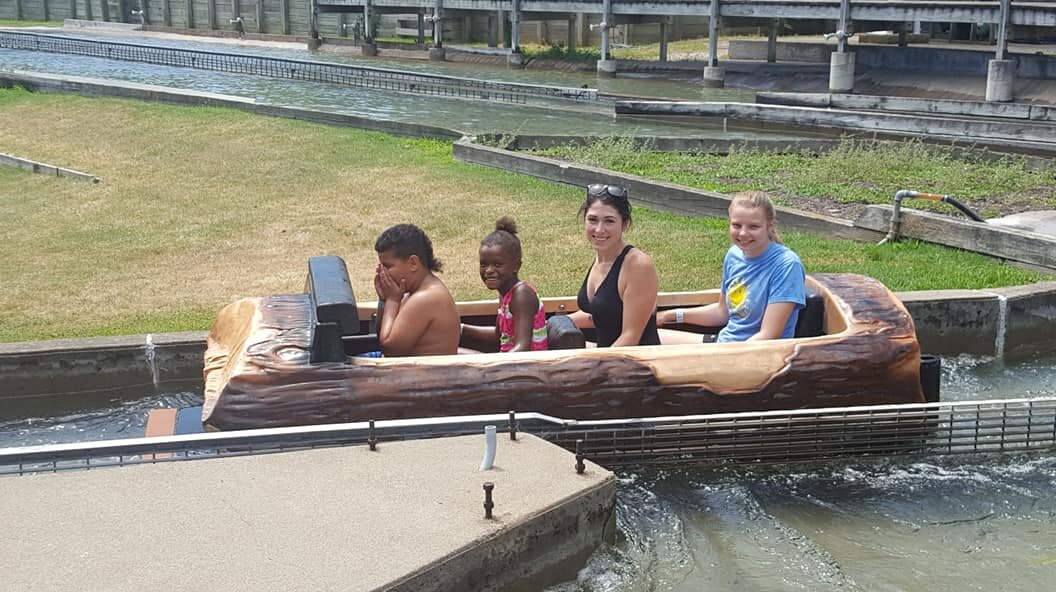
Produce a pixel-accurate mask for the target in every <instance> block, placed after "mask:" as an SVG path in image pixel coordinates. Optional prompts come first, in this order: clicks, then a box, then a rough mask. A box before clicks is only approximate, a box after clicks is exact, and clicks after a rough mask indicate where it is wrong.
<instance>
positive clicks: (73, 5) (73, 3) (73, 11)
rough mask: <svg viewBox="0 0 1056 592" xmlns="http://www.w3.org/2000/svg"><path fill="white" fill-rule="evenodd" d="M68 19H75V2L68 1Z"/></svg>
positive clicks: (73, 0)
mask: <svg viewBox="0 0 1056 592" xmlns="http://www.w3.org/2000/svg"><path fill="white" fill-rule="evenodd" d="M70 18H71V19H76V18H77V0H70Z"/></svg>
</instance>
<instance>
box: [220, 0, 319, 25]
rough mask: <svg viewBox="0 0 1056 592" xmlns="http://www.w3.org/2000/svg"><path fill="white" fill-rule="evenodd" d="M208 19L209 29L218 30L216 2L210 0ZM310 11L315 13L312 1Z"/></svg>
mask: <svg viewBox="0 0 1056 592" xmlns="http://www.w3.org/2000/svg"><path fill="white" fill-rule="evenodd" d="M205 8H206V14H207V18H208V20H209V28H210V29H213V30H214V31H215V30H216V0H209V3H208V4H206V5H205ZM309 11H312V12H314V11H315V1H314V0H312V5H311V7H310V8H309ZM311 19H312V17H311V12H310V13H309V16H308V20H309V21H311Z"/></svg>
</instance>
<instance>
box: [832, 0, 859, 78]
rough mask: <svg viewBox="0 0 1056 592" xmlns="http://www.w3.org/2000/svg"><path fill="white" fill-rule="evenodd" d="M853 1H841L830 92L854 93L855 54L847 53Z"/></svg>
mask: <svg viewBox="0 0 1056 592" xmlns="http://www.w3.org/2000/svg"><path fill="white" fill-rule="evenodd" d="M850 15H851V0H840V22H839V26H838V27H837V30H836V51H834V52H833V53H832V56H830V58H829V92H830V93H849V92H852V91H854V52H853V51H847V38H848V37H849V36H850V32H849V31H848V29H849V28H850Z"/></svg>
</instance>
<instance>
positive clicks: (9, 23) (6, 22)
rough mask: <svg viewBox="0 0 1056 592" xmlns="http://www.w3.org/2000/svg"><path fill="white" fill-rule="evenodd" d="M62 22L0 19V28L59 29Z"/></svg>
mask: <svg viewBox="0 0 1056 592" xmlns="http://www.w3.org/2000/svg"><path fill="white" fill-rule="evenodd" d="M61 26H62V21H16V20H11V19H0V27H61Z"/></svg>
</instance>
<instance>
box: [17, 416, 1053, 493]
mask: <svg viewBox="0 0 1056 592" xmlns="http://www.w3.org/2000/svg"><path fill="white" fill-rule="evenodd" d="M486 425H496V426H499V429H500V430H504V431H506V432H509V434H508V435H507V436H504V437H508V438H516V435H517V433H518V432H522V433H531V434H534V435H536V436H539V437H542V438H544V439H546V440H548V441H550V442H553V443H555V444H557V445H559V446H562V447H564V448H566V449H568V450H571V451H574V452H576V454H577V457H579V458H580V459H589V460H591V461H593V462H596V463H598V464H600V465H603V466H605V467H608V468H614V467H621V466H671V467H684V466H708V465H720V464H726V463H730V462H742V463H752V464H753V465H761V464H780V463H793V462H812V461H818V460H826V459H837V458H849V457H861V456H882V457H907V456H942V455H981V454H1010V453H1023V452H1038V451H1046V450H1053V449H1056V397H1048V398H1037V399H998V400H985V401H963V402H953V403H928V404H917V405H872V406H860V407H840V408H825V409H800V410H792V411H767V412H761V413H727V414H714V415H698V416H681V417H658V418H640V419H628V420H599V421H576V420H565V419H560V418H555V417H550V416H546V415H541V414H537V413H521V414H516V415H514V414H513V413H511V414H510V415H509V416H507V415H479V416H464V417H448V418H431V419H416V420H395V421H379V422H357V423H347V424H332V425H321V426H307V427H291V428H272V429H261V430H244V431H234V432H217V433H206V434H187V435H179V436H166V437H160V438H137V439H129V440H111V441H103V442H81V443H75V444H54V445H45V446H33V447H24V448H4V449H0V475H10V474H15V475H21V474H28V473H38V472H57V471H67V470H87V469H94V468H101V467H108V466H123V465H132V464H142V463H157V462H172V461H179V460H193V459H206V458H217V457H228V456H244V455H249V454H264V453H274V452H283V451H288V450H302V449H309V448H320V447H331V446H344V445H368V446H381V447H383V446H384V445H385V442H393V441H402V440H412V439H422V438H435V437H447V436H457V435H466V434H479V433H481V431H482V429H483V427H484V426H486Z"/></svg>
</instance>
